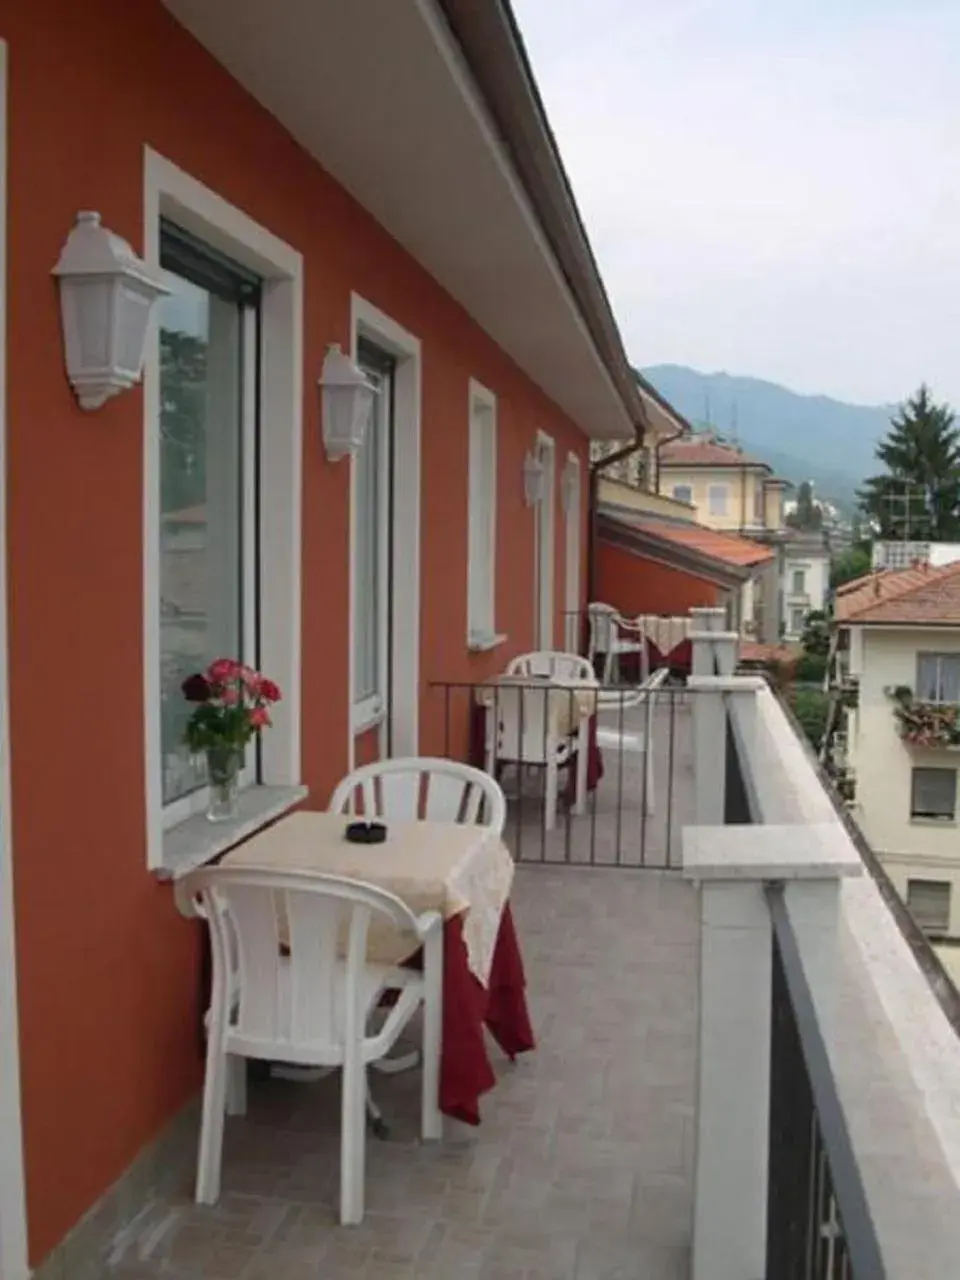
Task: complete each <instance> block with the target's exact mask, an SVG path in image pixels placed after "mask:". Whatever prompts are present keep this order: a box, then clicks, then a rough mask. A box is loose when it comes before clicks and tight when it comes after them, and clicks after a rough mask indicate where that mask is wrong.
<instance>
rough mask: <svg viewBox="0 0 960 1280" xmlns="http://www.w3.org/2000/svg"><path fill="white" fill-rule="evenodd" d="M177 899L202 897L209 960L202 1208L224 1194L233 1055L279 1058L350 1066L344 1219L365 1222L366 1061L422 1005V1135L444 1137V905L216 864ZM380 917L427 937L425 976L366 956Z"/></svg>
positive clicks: (323, 879) (346, 1071)
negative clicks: (377, 1022) (385, 999)
mask: <svg viewBox="0 0 960 1280" xmlns="http://www.w3.org/2000/svg"><path fill="white" fill-rule="evenodd" d="M178 898H179V899H180V902H181V910H185V913H186V908H185V905H184V903H185V901H186V902H189V900H191V899H199V912H200V914H201V915H202V916H203V917H204V918H205V919H206V921H207V925H208V927H209V930H210V940H211V954H212V958H213V983H212V997H211V1005H210V1018H209V1034H208V1037H207V1060H206V1072H205V1076H204V1086H203V1114H202V1120H201V1130H200V1149H199V1154H198V1159H197V1187H196V1199H197V1203H198V1204H215V1203H216V1201H217V1200H218V1198H219V1195H220V1169H221V1161H222V1150H223V1125H224V1111H225V1108H226V1102H227V1088H228V1074H229V1070H228V1069H229V1064H230V1062H231V1060H237V1059H240V1060H245V1059H247V1058H260V1059H278V1060H280V1061H283V1062H290V1063H294V1064H299V1065H303V1066H323V1067H338V1068H340V1069H341V1070H342V1072H343V1087H342V1102H341V1135H340V1221H341V1222H343V1223H344V1224H355V1223H359V1222H360V1221H361V1220H362V1218H363V1199H364V1158H365V1153H366V1137H365V1115H364V1101H365V1097H366V1072H367V1067H368V1066H369V1065H370V1064H371V1063H373V1062H376V1061H378V1060H379V1059H381V1058H382V1057H383V1056H384V1055H385V1054H386V1053H387V1052H388V1051H389V1050H390V1048H391V1047H392V1046H393V1044H394V1043H395V1042H396V1040H397V1037H398V1036H399V1035H400V1033H401V1032H402V1031H403V1029H404V1028H405V1027H406V1025H407V1024H408V1023H409V1021H410V1019H411V1018H412V1017H413V1015H414V1013H415V1012H416V1011H417V1009H418V1008H419V1006H420V1005H423V1009H424V1016H423V1089H422V1099H421V1130H422V1134H423V1137H424V1138H426V1139H434V1138H439V1137H440V1135H441V1128H442V1122H441V1115H440V1107H439V1090H440V1031H441V1018H442V988H443V920H442V917H441V916H440V914H439V912H436V911H430V912H426V913H424V914H423V915H421V916H419V917H417V916H414V914H413V913H412V912H411V911H410V910H409V908H408V907H407V906H406V905H405V904H404V903H403V902H401V900H400V899H399V898H397V897H394V895H393V894H390V893H386V892H385V891H384V890H382V889H378V888H376V887H375V886H373V885H368V884H362V883H361V882H359V881H355V880H347V879H343V878H341V877H338V876H321V875H316V874H307V873H296V872H279V871H255V870H246V869H243V870H241V869H232V868H225V867H214V868H210V869H207V870H203V871H199V872H195V873H194V874H193V875H191V876H188V877H186V878H185V879H184V880H183V881H182V882H181V883H180V885H178ZM375 916H380V917H386V918H387V919H388V920H389V921H390V922H391V923H392V924H393V925H394V926H395V927H396V928H398V929H400V930H402V931H403V932H405V933H408V934H410V935H411V938H412V939H416V940H417V941H419V942H420V943H422V945H423V970H422V972H421V973H417V972H414V971H413V970H411V971H409V972H407V971H404V972H403V975H402V977H400V976H399V972H398V970H396V969H393V968H390V967H389V966H386V965H376V964H372V963H370V962H369V961H368V960H367V954H366V953H367V934H368V930H369V927H370V923H371V920H372V919H373V918H374V917H375ZM344 926H346V928H345V929H344ZM344 934H345V936H346V940H347V941H346V955H345V956H341V955H340V954H339V942H340V938H341V936H343V935H344ZM388 989H398V990H399V996H398V998H397V1000H396V1002H395V1003H394V1005H393V1007H392V1008H391V1009H390V1011H389V1013H388V1015H387V1017H386V1020H385V1021H384V1023H383V1025H382V1026H381V1027H380V1028H379V1030H378V1031H377V1032H376V1033H374V1034H370V1033H369V1032H368V1030H367V1024H368V1021H369V1020H370V1018H371V1015H372V1014H373V1013H374V1011H375V1010H376V1009H377V1006H378V1003H379V1000H380V997H381V996H382V995H383V993H384V991H386V990H388Z"/></svg>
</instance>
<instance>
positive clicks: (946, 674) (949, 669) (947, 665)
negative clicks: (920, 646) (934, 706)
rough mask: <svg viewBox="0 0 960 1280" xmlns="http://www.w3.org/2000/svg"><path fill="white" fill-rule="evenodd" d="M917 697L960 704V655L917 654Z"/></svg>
mask: <svg viewBox="0 0 960 1280" xmlns="http://www.w3.org/2000/svg"><path fill="white" fill-rule="evenodd" d="M917 697H918V699H919V700H920V701H921V702H950V703H960V653H918V654H917Z"/></svg>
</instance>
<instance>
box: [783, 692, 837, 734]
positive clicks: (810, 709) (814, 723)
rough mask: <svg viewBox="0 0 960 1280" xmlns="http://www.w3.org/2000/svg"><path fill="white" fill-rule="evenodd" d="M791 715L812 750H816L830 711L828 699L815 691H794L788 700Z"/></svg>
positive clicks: (825, 729) (824, 731)
mask: <svg viewBox="0 0 960 1280" xmlns="http://www.w3.org/2000/svg"><path fill="white" fill-rule="evenodd" d="M790 701H791V703H792V705H793V714H794V715H795V716H796V717H797V719H798V720H799V722H800V726H801V728H802V729H803V731H804V733H805V734H806V735H807V737H808V738H809V740H810V742H811V744H812V745H813V747H814V749H818V748H819V746H820V743H821V742H822V741H823V735H824V734H825V733H826V731H827V714H828V712H829V709H830V697H829V695H828V694H825V693H820V692H819V691H818V690H816V689H795V690H794V691H793V695H792V697H791V699H790Z"/></svg>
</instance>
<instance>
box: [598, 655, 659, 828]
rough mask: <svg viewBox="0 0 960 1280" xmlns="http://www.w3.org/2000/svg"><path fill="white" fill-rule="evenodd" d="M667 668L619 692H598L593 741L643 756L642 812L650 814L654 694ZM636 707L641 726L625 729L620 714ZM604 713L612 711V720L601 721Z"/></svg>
mask: <svg viewBox="0 0 960 1280" xmlns="http://www.w3.org/2000/svg"><path fill="white" fill-rule="evenodd" d="M668 675H669V672H668V671H667V669H666V667H661V668H660V670H659V671H655V672H654V674H653V675H652V676H651V677H650V678H649V679H648V680H646V681H645V682H644V684H643V685H642V686H640V687H638V688H630V689H625V690H623V691H622V692H619V691H615V690H612V689H611V690H609V691H607V692H601V693H600V695H599V698H598V703H599V708H598V710H599V716H600V724H599V725H598V727H597V742H598V744H599V745H600V746H602V747H609V748H611V749H613V750H615V751H624V752H627V753H628V754H629V755H641V756H643V766H642V767H643V769H644V771H645V773H646V779H645V781H644V783H643V794H644V812H645V813H646V814H647V815H648V816H650V815H652V814H653V812H654V808H655V804H654V769H653V756H654V751H653V729H654V722H655V719H656V711H657V697H658V694H659V693H660V691H661V689H662V687H663V685H664V684H665V683H666V679H667V676H668ZM636 707H642V708H643V725H642V727H641V728H639V729H637V728H633V727H631V728H630V729H627V728H626V726H625V724H624V720H623V717H624V714H625V713H626V712H627V711H632V710H634V709H635V708H636ZM608 713H615V714H616V717H617V721H616V724H614V725H609V724H606V723H604V718H605V716H606V715H607V714H608Z"/></svg>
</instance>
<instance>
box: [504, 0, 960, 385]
mask: <svg viewBox="0 0 960 1280" xmlns="http://www.w3.org/2000/svg"><path fill="white" fill-rule="evenodd" d="M513 3H514V8H515V11H516V14H517V18H518V20H519V22H520V25H521V28H522V30H523V34H524V37H525V39H526V41H527V46H528V49H529V52H530V56H531V59H532V61H533V66H534V70H535V72H536V75H537V78H538V81H539V84H540V89H541V92H542V93H543V96H544V100H545V102H546V106H547V111H548V113H549V115H550V119H551V122H552V124H553V127H554V130H555V132H556V134H557V138H558V140H559V143H560V149H561V151H562V153H563V157H564V161H565V163H566V165H567V169H568V172H569V174H570V177H571V180H572V182H573V186H574V189H575V191H576V194H577V199H578V202H579V204H580V209H581V212H582V214H583V216H584V219H585V221H586V224H587V229H588V231H589V233H590V237H591V241H592V243H593V246H594V250H595V252H596V253H597V256H598V258H599V260H600V266H601V270H602V272H603V276H604V280H605V282H606V285H607V289H608V291H609V293H610V296H611V298H612V301H613V305H614V309H615V311H616V314H617V318H618V320H619V322H620V327H621V330H622V332H623V335H624V338H625V340H626V343H627V348H628V350H629V352H630V355H631V358H632V359H633V360H634V362H636V363H639V364H657V363H661V362H667V361H670V362H675V363H678V364H689V365H693V366H694V367H696V368H699V369H703V370H705V371H714V370H718V369H725V370H726V371H727V372H730V373H740V374H752V375H754V376H757V377H764V378H770V379H772V380H773V381H776V382H783V383H786V384H787V385H788V386H791V387H793V388H794V389H795V390H798V391H806V392H822V393H824V394H827V395H834V396H837V397H839V398H841V399H847V400H854V401H858V402H861V403H876V402H886V401H895V400H901V399H903V398H904V397H905V396H906V395H907V394H909V393H910V392H911V391H913V390H914V389H915V388H916V386H917V385H918V383H919V382H920V381H921V380H923V379H926V380H927V381H928V382H929V383H930V384H931V386H932V388H933V390H934V392H935V394H936V395H937V396H938V397H940V398H943V399H950V400H951V401H952V402H953V404H954V406H955V407H956V408H957V409H958V410H960V0H513Z"/></svg>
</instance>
